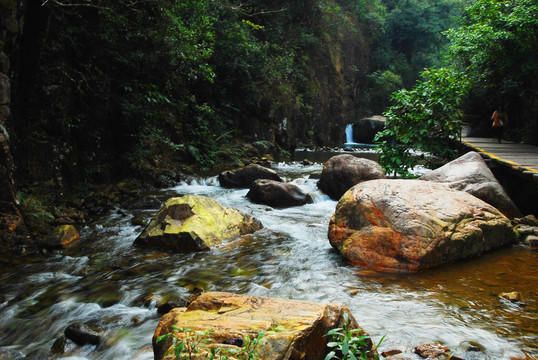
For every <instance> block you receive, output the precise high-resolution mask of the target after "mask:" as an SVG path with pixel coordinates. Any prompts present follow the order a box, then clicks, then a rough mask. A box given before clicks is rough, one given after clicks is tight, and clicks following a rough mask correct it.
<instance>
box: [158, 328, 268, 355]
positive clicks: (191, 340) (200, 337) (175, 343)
mask: <svg viewBox="0 0 538 360" xmlns="http://www.w3.org/2000/svg"><path fill="white" fill-rule="evenodd" d="M210 335H211V330H209V329H206V330H203V331H202V330H197V331H193V330H192V329H190V328H184V329H183V328H180V327H178V326H177V325H172V331H171V332H169V333H166V334H164V335H161V336H159V337H158V338H157V342H158V343H159V342H161V341H166V340H167V339H168V338H169V337H172V339H173V340H172V346H171V347H170V349H169V350H168V354H170V353H173V354H174V358H175V359H178V360H191V359H195V358H196V357H195V355H196V354H199V353H200V346H201V345H202V344H204V343H207V342H210V341H211V337H210ZM262 336H263V332H261V333H259V334H258V336H257V337H255V338H253V339H251V338H250V337H249V336H245V337H244V338H242V339H239V340H240V343H241V346H240V347H237V348H219V347H212V348H211V349H209V352H208V353H206V354H205V358H206V359H208V360H228V359H229V356H233V357H234V358H235V359H237V360H257V359H259V355H258V348H259V346H260V344H261V343H262Z"/></svg>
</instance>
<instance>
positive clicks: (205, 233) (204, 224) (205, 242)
mask: <svg viewBox="0 0 538 360" xmlns="http://www.w3.org/2000/svg"><path fill="white" fill-rule="evenodd" d="M262 227H263V226H262V224H261V223H260V221H258V220H257V219H256V218H253V217H251V216H250V215H247V214H244V213H242V212H241V211H239V210H236V209H232V208H227V207H224V206H222V205H221V204H219V203H218V202H216V201H215V200H213V199H211V198H208V197H205V196H197V195H185V196H182V197H174V198H170V199H168V200H167V201H166V202H165V203H164V205H163V206H162V207H161V209H160V210H159V211H158V212H157V214H156V215H155V217H154V218H153V219H152V220H151V222H150V223H149V224H148V226H146V228H145V229H144V230H143V231H142V233H141V234H140V235H139V236H138V238H136V240H135V242H134V243H135V245H141V246H150V247H157V248H161V249H166V250H173V251H177V252H193V251H202V250H208V249H209V248H210V247H211V246H213V245H216V244H219V243H220V242H222V241H223V240H226V239H231V238H233V237H236V236H241V235H244V234H250V233H253V232H255V231H256V230H259V229H261V228H262Z"/></svg>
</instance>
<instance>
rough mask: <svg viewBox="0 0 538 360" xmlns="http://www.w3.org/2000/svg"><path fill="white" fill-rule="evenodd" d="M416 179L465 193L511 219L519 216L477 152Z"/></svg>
mask: <svg viewBox="0 0 538 360" xmlns="http://www.w3.org/2000/svg"><path fill="white" fill-rule="evenodd" d="M420 179H421V180H428V181H435V182H439V183H443V184H447V185H448V186H449V187H450V188H452V189H456V190H461V191H465V192H468V193H469V194H472V195H474V196H476V197H477V198H479V199H482V200H484V201H485V202H487V203H488V204H491V205H493V206H494V207H496V208H497V209H499V210H500V211H501V212H502V213H503V214H504V215H505V216H507V217H509V218H511V219H512V218H514V217H518V216H521V212H520V211H519V209H518V208H517V206H516V204H514V202H513V201H512V199H510V197H509V196H508V194H506V192H505V191H504V188H503V187H502V185H501V184H500V183H499V182H498V181H497V179H496V178H495V175H493V173H492V172H491V170H490V169H489V168H488V166H487V164H486V163H485V161H484V159H482V156H480V154H479V153H477V152H474V151H470V152H468V153H467V154H465V155H463V156H461V157H459V158H457V159H456V160H454V161H451V162H449V163H448V164H445V165H444V166H442V167H440V168H438V169H436V170H434V171H432V172H430V173H428V174H425V175H423V176H422V177H421V178H420Z"/></svg>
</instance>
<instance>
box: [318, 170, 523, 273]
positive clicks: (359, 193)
mask: <svg viewBox="0 0 538 360" xmlns="http://www.w3.org/2000/svg"><path fill="white" fill-rule="evenodd" d="M328 235H329V240H330V243H331V245H332V246H333V247H334V248H336V249H338V251H339V252H340V253H341V254H342V255H343V256H344V257H345V258H346V259H347V260H348V261H349V262H350V263H352V264H355V265H359V266H364V267H370V268H375V269H379V270H386V271H417V270H421V269H426V268H431V267H435V266H439V265H441V264H445V263H450V262H454V261H458V260H462V259H465V258H470V257H476V256H479V255H481V254H483V253H485V252H487V251H490V250H493V249H496V248H499V247H502V246H507V245H510V244H513V243H515V242H516V235H515V233H514V230H513V229H512V226H511V224H510V220H509V219H508V218H507V217H505V216H504V215H503V214H502V213H501V212H500V211H499V210H497V209H495V208H494V207H493V206H491V205H489V204H487V203H486V202H484V201H482V200H480V199H478V198H476V197H474V196H472V195H470V194H469V193H466V192H463V191H457V190H452V189H450V188H448V187H446V186H445V185H443V184H438V183H433V182H429V181H422V180H372V181H367V182H363V183H361V184H358V185H356V186H354V187H353V188H351V189H350V190H349V191H348V192H346V194H344V196H342V198H341V199H340V201H339V202H338V205H337V207H336V211H335V213H334V215H333V216H332V218H331V221H330V224H329V233H328Z"/></svg>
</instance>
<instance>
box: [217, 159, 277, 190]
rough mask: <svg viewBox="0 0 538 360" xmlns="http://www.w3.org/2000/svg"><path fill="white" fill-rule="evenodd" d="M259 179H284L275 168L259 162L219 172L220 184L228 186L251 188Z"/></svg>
mask: <svg viewBox="0 0 538 360" xmlns="http://www.w3.org/2000/svg"><path fill="white" fill-rule="evenodd" d="M258 179H269V180H274V181H282V179H281V178H280V176H278V175H277V173H276V172H275V171H274V170H273V169H269V168H266V167H264V166H261V165H258V164H250V165H247V166H245V167H243V168H240V169H235V170H228V171H224V172H222V173H220V174H219V182H220V186H222V187H227V188H249V187H250V186H251V185H252V183H253V182H254V181H255V180H258Z"/></svg>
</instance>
